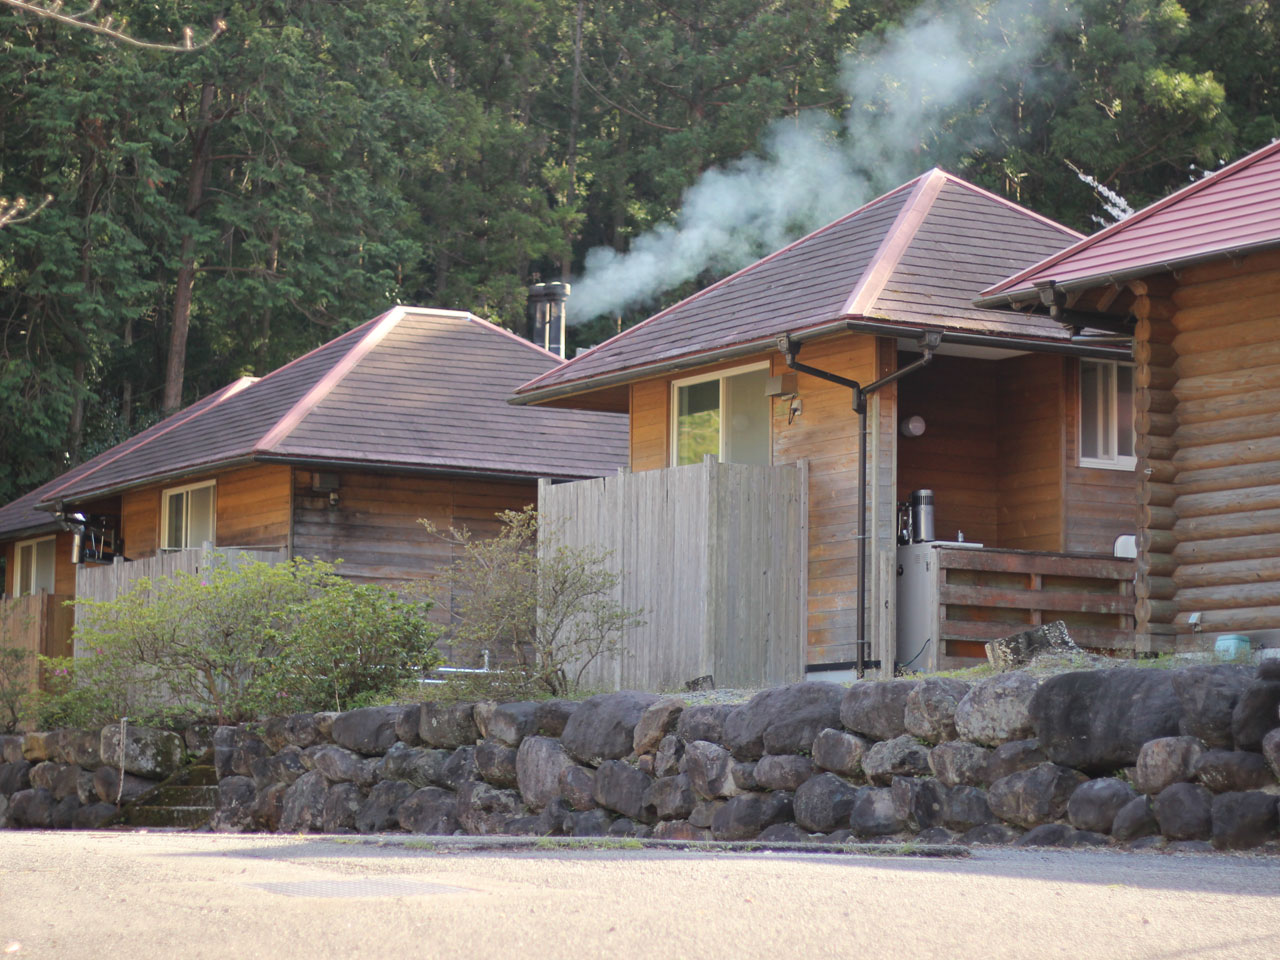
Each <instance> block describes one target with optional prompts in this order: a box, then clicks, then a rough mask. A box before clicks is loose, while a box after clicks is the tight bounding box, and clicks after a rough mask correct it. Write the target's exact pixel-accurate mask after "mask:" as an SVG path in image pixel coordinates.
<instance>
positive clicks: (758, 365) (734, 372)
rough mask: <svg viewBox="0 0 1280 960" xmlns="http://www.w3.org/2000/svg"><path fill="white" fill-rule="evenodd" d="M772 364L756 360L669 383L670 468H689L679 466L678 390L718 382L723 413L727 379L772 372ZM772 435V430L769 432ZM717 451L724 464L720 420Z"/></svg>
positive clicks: (771, 450)
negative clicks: (760, 372) (757, 372)
mask: <svg viewBox="0 0 1280 960" xmlns="http://www.w3.org/2000/svg"><path fill="white" fill-rule="evenodd" d="M772 369H773V364H772V363H771V362H770V361H768V360H758V361H756V362H754V363H744V364H740V365H739V366H736V367H727V368H725V369H723V370H714V371H712V372H710V373H699V374H695V375H694V376H691V377H681V378H680V379H679V380H672V381H671V389H670V393H669V395H668V402H669V405H670V407H671V416H670V418H669V423H668V425H667V427H668V439H669V441H670V442H669V443H668V444H667V463H668V464H669V465H670V466H673V467H675V466H689V464H681V463H680V462H679V461H680V388H681V387H692V386H696V385H697V384H699V383H706V382H707V381H709V380H717V381H719V400H718V401H717V402H718V409H719V410H720V411H721V413H723V412H724V399H725V398H724V382H725V380H727V379H728V378H729V377H736V376H738V375H739V374H743V373H755V372H756V371H758V370H772ZM770 433H772V430H771V431H770ZM719 440H720V442H719V449H718V450H717V452H716V458H717V459H718V460H719V461H720V462H721V463H724V462H725V461H724V454H725V431H724V421H723V417H722V418H721V428H720V438H719ZM769 446H770V450H769V462H770V464H772V463H773V449H772V447H773V443H772V436H771V437H770V445H769Z"/></svg>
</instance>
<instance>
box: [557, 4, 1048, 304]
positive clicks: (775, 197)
mask: <svg viewBox="0 0 1280 960" xmlns="http://www.w3.org/2000/svg"><path fill="white" fill-rule="evenodd" d="M1068 13H1069V11H1068V9H1067V8H1066V7H1065V6H1063V4H1062V3H1061V2H1058V3H1053V2H1051V0H1043V2H1035V0H1032V2H1028V0H1001V2H997V3H995V4H986V3H982V2H975V3H972V4H968V3H966V4H956V3H954V2H952V3H947V2H946V0H936V2H934V3H929V4H926V6H925V7H924V8H922V9H920V10H917V11H916V12H915V13H914V14H913V15H912V17H911V18H910V19H909V20H908V21H907V22H906V23H905V24H903V26H901V27H900V28H897V29H895V30H892V31H890V32H889V33H888V34H886V36H885V37H884V38H883V39H882V40H880V41H878V42H876V43H875V44H873V45H872V46H870V47H868V48H864V49H862V50H861V51H859V53H858V54H857V55H856V56H855V55H850V56H848V57H846V59H845V61H844V63H843V64H842V68H841V73H840V80H841V86H842V88H843V90H844V92H845V95H846V96H847V97H848V101H849V104H850V106H849V108H848V109H847V111H846V112H845V115H844V117H843V120H842V122H837V121H835V120H834V119H832V118H830V117H829V116H827V115H825V114H822V115H819V114H818V112H817V111H814V112H813V113H812V114H805V115H802V116H801V118H799V119H798V120H797V119H794V118H792V119H786V120H779V121H776V122H775V123H774V124H773V125H772V126H771V127H770V128H769V130H768V131H767V133H766V135H765V139H764V143H763V144H762V146H761V148H760V150H759V152H758V153H756V154H749V155H747V156H745V157H742V158H740V159H738V160H735V161H733V162H732V163H730V164H727V165H726V166H724V167H715V168H712V169H710V170H707V171H706V172H705V173H704V174H702V176H701V177H699V178H698V180H697V182H695V183H694V184H693V186H691V187H689V189H688V190H686V191H685V194H684V197H683V200H682V204H681V208H680V212H679V214H678V215H677V217H676V219H675V222H674V223H666V224H662V225H660V226H658V227H656V228H654V229H653V230H650V231H649V232H647V233H645V234H643V235H641V236H639V237H637V238H635V240H633V241H632V243H631V248H630V250H629V251H628V252H626V253H619V252H618V251H616V250H614V249H613V248H611V247H596V248H595V249H594V250H591V251H589V252H588V253H587V257H586V262H585V264H584V271H583V275H582V276H581V277H580V278H578V279H577V280H576V281H575V282H574V286H573V296H572V297H571V298H570V299H569V301H568V311H569V317H570V319H571V320H572V321H573V322H575V323H579V322H582V321H585V320H590V319H591V318H593V317H597V316H599V315H601V314H604V313H616V312H620V311H622V310H625V309H628V308H630V307H634V306H638V305H641V304H646V303H650V302H652V301H653V300H654V299H656V298H657V297H658V296H659V295H660V294H662V293H664V292H665V291H667V290H670V289H672V288H673V287H676V286H679V285H680V284H682V283H684V282H685V281H687V280H690V279H692V278H693V277H696V276H697V275H698V274H700V273H701V272H702V271H704V270H707V269H712V270H715V271H716V272H718V273H727V272H729V271H731V270H734V269H737V268H739V267H743V266H746V265H747V264H749V263H751V262H752V261H753V260H756V259H758V258H759V257H761V256H763V255H764V254H766V253H768V252H770V251H772V250H775V249H777V248H778V247H780V246H783V245H784V244H786V243H788V242H789V241H791V240H794V239H795V238H797V237H799V236H803V235H804V234H805V233H808V232H809V231H811V230H815V229H817V228H818V227H820V226H822V225H823V224H826V223H829V222H831V221H832V220H834V219H836V218H838V217H840V216H843V215H844V214H846V213H848V212H850V211H851V210H853V209H856V208H857V207H858V206H859V205H860V204H862V203H865V202H866V201H868V200H870V199H872V198H873V197H875V196H877V195H879V194H880V193H882V192H884V191H886V190H889V189H892V188H893V187H895V186H898V185H899V184H901V183H903V182H905V181H907V180H909V179H911V178H912V177H913V176H916V175H917V174H919V173H922V172H923V171H924V170H925V169H927V168H928V167H930V166H932V165H933V164H934V162H935V161H934V158H933V157H932V156H931V155H930V154H929V153H927V148H928V146H929V142H930V140H933V139H936V138H938V137H940V136H942V137H945V136H951V137H955V138H959V139H961V140H963V142H964V143H966V144H967V145H968V146H969V147H970V148H972V147H973V146H975V145H978V144H979V143H980V142H981V141H982V138H983V133H982V132H981V124H980V120H981V111H982V106H983V99H984V93H985V92H986V91H987V90H990V89H991V88H992V85H994V84H998V83H1008V82H1010V81H1011V80H1015V79H1016V78H1022V80H1023V82H1028V83H1034V77H1033V76H1032V75H1031V72H1030V64H1031V63H1032V61H1033V58H1034V57H1035V56H1036V55H1037V54H1038V53H1039V51H1040V48H1041V46H1042V45H1043V44H1044V43H1046V42H1048V40H1049V37H1050V35H1051V32H1052V29H1051V28H1052V27H1053V26H1055V25H1057V23H1059V22H1061V20H1062V19H1063V18H1065V17H1066V16H1067V15H1068Z"/></svg>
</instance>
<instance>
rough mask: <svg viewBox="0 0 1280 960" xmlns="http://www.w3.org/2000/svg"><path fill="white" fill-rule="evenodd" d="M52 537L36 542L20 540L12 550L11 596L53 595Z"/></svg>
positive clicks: (53, 541) (53, 550)
mask: <svg viewBox="0 0 1280 960" xmlns="http://www.w3.org/2000/svg"><path fill="white" fill-rule="evenodd" d="M55 543H56V540H55V538H54V537H41V538H39V539H38V540H22V541H20V542H19V543H18V544H17V545H16V547H15V548H14V553H13V557H14V566H13V595H14V596H15V597H21V596H25V595H26V594H28V593H39V592H40V591H41V590H43V591H44V592H45V593H53V585H54V560H53V558H54V553H55V549H54V545H55Z"/></svg>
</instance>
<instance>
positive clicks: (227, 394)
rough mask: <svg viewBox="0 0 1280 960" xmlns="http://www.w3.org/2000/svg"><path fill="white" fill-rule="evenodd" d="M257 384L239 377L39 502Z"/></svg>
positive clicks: (50, 498) (57, 488)
mask: <svg viewBox="0 0 1280 960" xmlns="http://www.w3.org/2000/svg"><path fill="white" fill-rule="evenodd" d="M257 382H258V381H257V380H256V379H255V378H253V377H239V378H238V379H236V380H233V381H232V382H231V383H229V384H227V385H226V386H225V387H223V388H222V389H221V390H220V391H218V393H216V394H214V395H213V396H214V397H215V399H214V400H213V401H212V402H211V403H209V404H208V405H206V406H203V407H201V408H200V409H199V410H196V411H194V412H191V413H189V414H188V415H187V416H185V417H182V419H177V418H178V417H179V416H181V414H182V411H181V410H180V411H178V413H175V414H173V416H172V417H171V418H170V419H172V420H173V421H174V422H173V423H171V424H169V426H167V427H165V428H164V429H163V430H158V431H156V432H155V433H153V434H152V435H151V436H149V437H147V438H146V439H144V440H140V441H139V442H138V443H130V442H129V440H126V441H124V442H123V443H121V444H120V445H119V447H120V449H119V450H117V452H116V453H115V455H114V456H111V457H107V458H106V459H105V460H103V461H102V462H101V463H99V464H98V465H97V466H95V467H94V468H93V469H91V470H86V471H84V472H83V473H78V474H76V475H75V476H74V477H70V478H69V479H67V480H66V482H65V483H61V484H59V485H58V486H57V487H55V488H54V489H52V490H50V491H49V492H48V493H47V494H45V495H44V496H42V497H41V498H40V500H39V502H40V503H47V502H48V501H50V500H52V499H53V498H54V497H55V496H57V494H58V493H60V492H61V491H62V490H63V488H64V487H69V486H71V485H72V484H73V483H79V482H80V481H81V480H84V479H85V478H86V477H91V476H93V475H94V474H95V473H97V472H98V471H99V470H101V469H102V468H103V467H106V466H110V465H111V464H113V463H115V462H116V461H117V460H119V459H120V458H121V457H123V456H124V455H125V454H127V453H132V452H133V451H135V450H139V449H141V448H142V447H145V446H147V444H149V443H151V442H152V441H153V440H158V439H159V438H160V437H163V436H165V435H166V434H168V433H169V432H170V431H172V430H176V429H177V428H178V427H180V426H182V425H183V424H185V423H190V422H191V421H192V420H195V419H196V418H197V417H202V416H204V415H205V414H206V413H208V412H209V411H210V410H213V409H215V408H216V407H219V406H221V405H222V403H223V401H225V400H229V399H231V398H232V397H234V396H235V395H236V394H238V393H240V392H241V391H242V390H246V389H248V388H249V387H251V386H253V385H254V384H255V383H257ZM199 402H200V401H196V403H199ZM163 422H164V421H161V423H163ZM158 425H159V424H157V426H158ZM130 439H131V440H136V439H137V438H136V437H131V438H130ZM108 452H109V451H108ZM74 469H75V468H74V467H73V468H72V470H69V471H67V472H68V473H71V472H73V471H74Z"/></svg>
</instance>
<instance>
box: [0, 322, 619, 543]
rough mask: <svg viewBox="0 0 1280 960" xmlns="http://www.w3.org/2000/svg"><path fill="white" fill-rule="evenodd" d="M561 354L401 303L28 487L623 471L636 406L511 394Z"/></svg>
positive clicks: (58, 495)
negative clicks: (275, 471) (252, 473)
mask: <svg viewBox="0 0 1280 960" xmlns="http://www.w3.org/2000/svg"><path fill="white" fill-rule="evenodd" d="M559 363H560V360H559V358H558V357H556V356H554V355H553V354H550V353H548V352H547V351H545V350H543V349H542V348H541V347H537V346H535V345H534V344H532V343H529V342H528V341H526V340H523V339H521V338H519V337H517V336H515V335H514V334H511V333H509V332H507V331H505V330H503V329H501V328H500V327H496V326H494V325H493V324H491V323H488V322H486V321H484V320H481V319H479V318H478V317H475V316H472V315H471V314H468V313H460V312H456V311H448V310H429V309H423V308H417V307H395V308H394V309H392V310H390V311H388V312H387V313H385V314H383V315H382V316H380V317H376V318H374V319H373V320H370V321H369V322H367V323H365V324H363V325H362V326H359V327H357V328H355V329H354V330H351V331H349V332H348V333H345V334H343V335H342V336H340V337H338V338H337V339H335V340H332V341H330V342H329V343H327V344H324V345H323V346H321V347H319V348H317V349H315V350H313V351H311V352H310V353H308V354H306V355H304V356H302V357H299V358H298V359H297V360H294V361H293V362H292V363H289V364H286V365H285V366H283V367H280V368H279V369H278V370H274V371H272V372H271V373H269V374H267V375H266V376H265V377H263V378H261V379H260V380H256V381H254V380H244V381H237V383H236V384H232V385H231V386H229V387H226V388H224V389H223V390H220V391H219V392H218V393H217V394H214V395H212V396H211V397H208V398H206V399H204V400H202V401H200V402H199V403H196V404H193V405H192V406H190V407H188V408H186V409H185V410H182V411H180V412H179V413H176V414H174V415H173V416H172V417H169V418H168V419H166V420H164V421H162V422H161V423H159V424H156V425H155V426H154V427H152V428H151V429H150V430H147V431H144V432H143V433H142V434H139V435H138V436H137V437H134V438H132V439H131V440H128V441H126V442H125V443H122V444H120V445H119V446H117V447H114V448H112V449H111V450H108V451H107V452H106V453H104V454H101V455H100V456H98V457H95V458H94V459H93V460H91V461H89V462H88V463H85V464H82V465H81V466H79V467H76V468H75V469H74V470H71V471H69V472H68V473H66V474H63V475H62V476H61V477H59V478H57V479H56V480H54V481H52V482H51V483H49V484H46V485H45V486H44V487H42V488H40V490H39V491H36V492H34V493H32V494H28V495H27V496H26V497H24V498H22V499H23V501H29V500H30V499H31V498H32V497H33V496H35V495H36V494H37V493H38V494H39V499H40V501H43V502H46V503H48V502H50V501H53V500H55V499H64V500H85V499H87V498H89V497H92V496H96V495H102V494H105V493H108V492H113V491H116V490H120V489H123V488H126V487H131V486H137V485H140V484H143V483H148V482H155V481H156V480H158V479H162V478H167V477H170V476H177V475H181V474H190V473H194V472H197V471H202V470H205V469H211V468H214V467H218V466H223V465H227V464H231V463H238V462H244V461H249V460H276V461H286V462H298V463H308V462H315V463H335V464H337V463H341V464H357V465H358V464H363V465H367V466H369V467H370V468H377V467H382V468H391V469H396V470H413V471H422V472H428V471H432V472H446V473H464V474H472V473H475V474H486V473H489V474H496V475H502V476H529V477H555V478H581V477H596V476H603V475H606V474H609V473H613V472H614V471H616V470H617V469H618V468H619V467H620V466H622V465H623V464H625V463H626V457H627V425H626V418H625V417H619V416H617V415H615V414H609V413H599V412H590V411H577V410H522V409H518V408H514V407H512V406H511V405H509V404H508V403H507V402H506V401H507V399H508V397H509V396H510V394H511V392H512V391H513V390H514V389H515V387H517V386H519V385H520V384H521V383H524V382H525V381H526V380H529V379H531V378H533V377H535V376H538V375H540V374H542V373H545V372H546V371H547V370H548V369H550V368H553V367H555V366H556V365H558V364H559ZM20 502H21V501H15V503H13V504H10V505H9V507H6V508H5V511H8V510H10V509H11V508H14V507H17V506H18V504H19V503H20ZM29 506H34V504H30V505H29ZM27 509H28V507H23V510H24V511H25V510H27ZM3 512H4V511H0V513H3ZM15 516H16V512H15ZM2 532H3V528H0V533H2Z"/></svg>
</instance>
